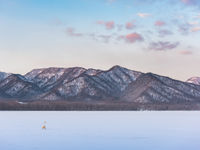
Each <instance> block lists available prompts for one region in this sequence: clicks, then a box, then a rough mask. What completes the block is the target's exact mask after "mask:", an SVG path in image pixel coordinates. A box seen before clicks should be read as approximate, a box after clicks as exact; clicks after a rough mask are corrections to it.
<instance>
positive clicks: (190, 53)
mask: <svg viewBox="0 0 200 150" xmlns="http://www.w3.org/2000/svg"><path fill="white" fill-rule="evenodd" d="M179 54H181V55H192V54H193V52H192V51H189V50H182V51H180V52H179Z"/></svg>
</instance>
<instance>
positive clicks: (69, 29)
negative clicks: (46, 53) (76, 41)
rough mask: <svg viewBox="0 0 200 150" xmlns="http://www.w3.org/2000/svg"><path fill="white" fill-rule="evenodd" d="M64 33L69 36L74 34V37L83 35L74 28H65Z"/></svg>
mask: <svg viewBox="0 0 200 150" xmlns="http://www.w3.org/2000/svg"><path fill="white" fill-rule="evenodd" d="M66 34H67V35H69V36H74V37H81V36H83V34H82V33H76V32H75V29H74V28H67V29H66Z"/></svg>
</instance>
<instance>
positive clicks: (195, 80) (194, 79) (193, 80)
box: [186, 77, 200, 85]
mask: <svg viewBox="0 0 200 150" xmlns="http://www.w3.org/2000/svg"><path fill="white" fill-rule="evenodd" d="M186 82H188V83H194V84H197V85H200V77H192V78H190V79H188V80H187V81H186Z"/></svg>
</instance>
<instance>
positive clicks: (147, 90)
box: [122, 73, 200, 103]
mask: <svg viewBox="0 0 200 150" xmlns="http://www.w3.org/2000/svg"><path fill="white" fill-rule="evenodd" d="M122 95H123V96H122V99H124V100H126V101H132V102H141V103H148V102H152V103H156V102H167V103H169V102H172V103H173V102H175V103H177V102H192V101H200V86H196V85H193V84H189V83H185V82H181V81H177V80H173V79H170V78H168V77H164V76H158V75H155V74H152V73H146V74H143V75H141V76H140V77H139V78H138V79H137V80H136V82H133V83H131V84H130V85H129V87H128V88H127V90H125V91H124V93H123V94H122Z"/></svg>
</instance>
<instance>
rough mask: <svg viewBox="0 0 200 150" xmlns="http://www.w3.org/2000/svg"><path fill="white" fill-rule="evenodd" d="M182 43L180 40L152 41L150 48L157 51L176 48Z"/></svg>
mask: <svg viewBox="0 0 200 150" xmlns="http://www.w3.org/2000/svg"><path fill="white" fill-rule="evenodd" d="M179 44H180V43H179V42H174V43H171V42H162V41H159V42H152V43H150V45H149V49H151V50H156V51H166V50H171V49H174V48H176V47H177V46H178V45H179Z"/></svg>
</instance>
